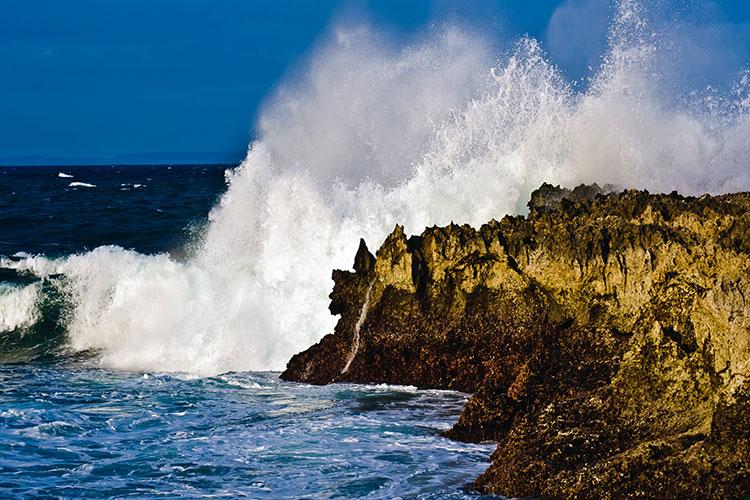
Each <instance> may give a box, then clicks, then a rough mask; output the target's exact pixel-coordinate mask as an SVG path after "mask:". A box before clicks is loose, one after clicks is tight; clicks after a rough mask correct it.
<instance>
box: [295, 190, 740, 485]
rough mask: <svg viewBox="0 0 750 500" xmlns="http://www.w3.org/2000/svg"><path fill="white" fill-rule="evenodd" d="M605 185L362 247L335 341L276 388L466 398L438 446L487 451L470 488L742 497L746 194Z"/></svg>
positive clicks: (342, 298)
mask: <svg viewBox="0 0 750 500" xmlns="http://www.w3.org/2000/svg"><path fill="white" fill-rule="evenodd" d="M609 189H610V188H606V189H600V188H598V187H596V186H593V187H585V186H584V187H581V186H579V187H578V188H576V189H575V190H573V191H569V190H564V189H561V188H555V187H552V186H549V185H544V186H542V188H540V190H538V191H536V192H535V193H534V194H532V197H531V202H530V203H529V208H530V214H529V216H528V217H505V218H503V219H502V220H501V221H491V222H489V223H487V224H485V225H484V226H482V227H481V228H480V229H478V230H476V229H473V228H471V227H469V226H458V225H450V226H448V227H445V228H438V227H432V228H428V229H426V230H425V231H424V232H423V233H422V234H421V235H420V236H413V237H411V238H407V237H406V235H405V234H404V231H403V228H402V227H401V226H397V227H396V228H395V230H394V232H393V233H392V234H391V235H390V236H389V237H388V238H387V239H386V241H385V242H384V243H383V245H382V246H381V248H380V249H379V250H378V251H377V254H376V257H373V256H372V255H371V254H370V252H369V251H368V250H367V248H366V246H365V245H364V242H362V243H361V245H360V249H359V251H358V253H357V257H356V259H355V272H348V271H335V272H334V274H333V279H334V282H335V286H334V289H333V292H332V293H331V311H332V312H333V313H334V314H340V315H341V318H340V320H339V323H338V325H337V327H336V330H335V332H334V333H333V334H331V335H328V336H326V337H325V338H323V339H322V340H321V341H320V342H319V343H318V344H316V345H315V346H313V347H311V348H310V349H308V350H307V351H305V352H303V353H300V354H298V355H296V356H294V358H292V360H291V361H290V362H289V365H288V367H287V370H286V371H285V372H284V374H283V375H282V377H283V378H285V379H288V380H298V381H305V382H311V383H317V384H324V383H330V382H337V381H352V382H372V383H395V384H410V385H416V386H418V387H421V388H444V389H456V390H462V391H467V392H472V393H474V395H473V397H472V398H471V399H470V400H469V402H468V403H467V405H466V408H465V410H464V412H463V414H462V415H461V417H460V419H459V421H458V422H457V423H456V425H455V426H454V427H453V429H451V430H450V431H449V432H448V433H447V435H448V436H449V437H452V438H455V439H461V440H469V441H480V440H494V441H497V442H498V448H497V451H496V452H495V453H494V455H493V457H492V466H491V467H490V469H489V470H488V471H487V472H485V473H484V474H483V475H482V476H481V477H480V478H478V479H477V480H476V482H475V487H476V488H477V489H478V490H480V491H483V492H489V493H499V494H502V495H505V496H518V497H522V496H539V497H544V498H557V497H570V496H579V497H585V498H594V497H597V498H598V497H603V498H606V497H654V498H656V497H677V496H685V497H691V498H692V497H741V496H742V495H745V494H748V493H750V380H749V379H748V377H749V376H750V304H749V303H748V300H750V216H748V213H749V212H750V210H749V209H750V194H749V193H739V194H733V195H725V196H715V197H712V196H703V197H700V198H686V197H682V196H679V195H677V194H676V193H672V194H670V195H651V194H649V193H648V192H645V191H633V190H629V191H623V192H620V193H609V194H606V193H605V191H607V190H609ZM368 291H369V299H370V300H369V307H368V308H367V311H366V315H365V316H364V319H363V320H362V309H363V305H364V303H365V297H366V296H367V294H368ZM359 320H361V324H360V328H359V332H358V336H357V353H356V356H355V357H354V358H353V359H351V363H349V365H348V369H347V370H346V371H345V373H341V372H342V366H339V365H343V363H345V362H347V359H348V354H349V353H351V352H352V351H351V346H352V343H353V340H354V338H353V335H354V327H355V325H356V324H357V322H358V321H359Z"/></svg>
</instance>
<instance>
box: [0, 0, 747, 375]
mask: <svg viewBox="0 0 750 500" xmlns="http://www.w3.org/2000/svg"><path fill="white" fill-rule="evenodd" d="M654 30H655V28H654V27H653V26H652V25H651V24H649V22H648V19H647V17H646V15H645V14H644V12H643V8H642V5H641V4H640V3H638V2H634V1H629V0H628V1H622V2H621V3H620V4H619V7H618V9H617V11H616V16H615V19H614V21H613V24H612V28H611V33H610V49H609V51H608V53H607V55H606V57H605V58H604V60H603V61H602V64H601V67H600V68H599V69H598V70H597V71H596V72H595V74H594V75H592V79H591V82H590V83H589V85H587V86H586V88H585V90H574V89H573V88H572V87H571V85H570V84H569V83H568V82H567V81H566V80H565V78H563V76H562V75H561V74H560V73H559V72H558V71H557V69H556V68H555V67H554V66H552V65H551V64H550V63H549V62H548V60H547V59H546V57H545V55H544V52H543V50H542V48H541V47H540V45H539V43H538V42H537V41H535V40H533V39H529V38H523V39H521V40H519V41H517V42H516V43H515V45H514V47H513V49H512V50H511V51H510V55H508V56H506V57H502V58H500V59H494V58H493V57H494V56H493V55H492V54H493V51H492V50H491V49H490V45H489V44H488V43H486V42H485V41H484V40H483V38H482V37H480V36H478V35H476V34H472V33H469V32H467V31H465V30H460V29H457V28H446V29H443V30H439V31H436V32H433V33H432V34H430V35H428V36H426V37H424V39H422V40H420V41H418V42H415V43H413V44H411V45H409V46H406V47H399V46H395V45H394V44H389V43H385V42H382V41H381V40H380V38H379V36H378V34H377V33H375V32H373V31H372V30H369V29H364V28H357V29H350V30H343V29H342V30H339V31H337V32H335V33H334V34H333V35H332V36H331V37H330V39H329V40H328V41H327V42H326V43H324V44H322V45H321V47H320V48H319V49H318V50H317V51H316V52H315V53H313V55H312V57H311V61H310V62H309V64H308V65H307V66H306V67H305V68H304V69H303V70H301V71H298V72H297V73H295V74H294V75H293V77H290V79H289V81H287V82H286V83H285V84H284V85H282V86H281V87H280V89H279V90H278V91H277V93H276V94H275V96H274V97H273V98H271V99H270V100H269V102H268V103H267V105H266V106H265V108H264V110H263V112H262V114H261V116H260V118H259V120H258V140H257V141H256V142H254V143H252V144H251V145H250V147H249V150H248V154H247V158H246V159H245V161H244V162H243V163H242V164H241V165H240V166H239V167H238V168H237V169H235V170H233V171H230V172H227V183H228V189H227V192H226V193H225V194H224V196H223V197H222V198H221V200H220V202H219V203H218V204H217V206H216V207H215V208H214V209H213V210H212V212H211V214H210V216H209V221H208V224H207V227H206V228H205V231H204V232H203V235H202V238H201V239H200V241H197V242H195V243H194V245H193V247H194V248H193V252H192V257H191V258H190V259H188V260H187V261H184V262H178V261H176V260H174V259H171V258H170V257H168V256H166V255H156V256H145V255H141V254H138V253H135V252H132V251H126V250H123V249H121V248H117V247H103V248H98V249H96V250H94V251H92V252H90V253H86V254H82V255H74V256H70V257H68V258H65V259H59V260H49V259H45V258H42V257H34V258H27V259H24V260H22V261H21V262H9V263H6V264H7V265H9V266H11V267H15V268H17V269H27V270H29V271H31V272H33V273H34V274H37V275H49V274H57V273H63V274H65V275H66V280H67V281H66V282H67V285H66V286H67V287H68V291H69V293H68V295H69V298H70V300H71V301H72V303H73V304H74V313H73V314H72V317H71V319H70V323H69V325H68V331H69V343H70V347H71V348H72V349H74V350H83V349H96V350H98V351H99V352H100V353H101V358H100V359H101V363H102V364H103V365H105V366H108V367H113V368H122V369H131V370H143V371H179V372H192V373H198V374H215V373H221V372H226V371H230V370H268V369H271V370H278V369H281V368H283V367H284V365H285V363H286V361H287V360H288V359H289V357H290V356H291V355H292V354H294V353H295V352H298V351H300V350H302V349H304V348H306V347H307V346H309V345H310V344H312V343H314V342H315V341H317V340H318V339H319V338H320V337H321V336H323V335H324V334H326V333H328V332H330V331H331V330H332V328H333V326H334V323H335V318H333V317H331V316H330V315H329V314H328V310H327V305H328V293H329V291H330V287H331V284H332V283H331V280H330V273H331V269H333V268H349V267H350V265H351V262H352V259H353V256H354V254H355V252H356V248H357V244H358V241H359V238H360V237H364V238H365V239H366V241H367V242H368V244H369V245H370V247H371V248H373V247H375V248H376V247H377V246H378V245H379V244H380V243H381V242H382V240H383V239H384V237H385V236H386V235H387V234H388V232H389V231H390V230H391V229H392V228H393V225H394V224H395V223H397V222H398V223H401V224H404V225H405V226H406V231H407V233H415V232H420V231H421V230H422V229H423V228H424V227H425V226H427V225H432V224H447V223H449V222H451V221H455V222H460V223H464V222H466V223H470V224H473V225H478V224H481V223H483V222H486V221H487V220H489V219H491V218H500V217H502V216H503V215H504V214H507V213H519V212H523V211H524V210H525V209H524V204H525V203H526V201H527V199H528V195H529V193H530V191H531V190H532V189H534V188H536V187H538V186H539V184H541V183H542V182H545V181H546V182H552V183H562V184H564V185H569V186H570V185H574V184H577V183H580V182H599V183H614V184H618V185H620V186H623V187H638V188H647V189H649V190H652V191H671V190H673V189H677V190H679V191H681V192H682V193H685V194H699V193H703V192H713V193H718V192H725V191H734V190H743V189H748V187H750V169H749V168H748V166H749V165H748V161H750V160H749V159H750V141H748V137H750V118H749V116H748V108H750V98H748V95H749V94H748V74H747V73H740V74H739V75H738V78H737V82H736V83H735V84H734V86H732V88H731V89H729V90H728V91H727V92H725V93H723V94H717V93H716V92H713V91H711V92H705V93H695V92H693V93H683V92H681V90H680V89H681V87H680V85H678V84H677V83H678V82H679V81H680V77H681V74H680V73H679V71H677V70H675V68H679V64H674V61H669V62H670V64H666V62H667V61H666V60H667V59H671V58H673V57H674V54H672V53H671V52H669V50H668V47H669V45H670V43H669V39H668V38H669V37H668V33H656V32H655V31H654Z"/></svg>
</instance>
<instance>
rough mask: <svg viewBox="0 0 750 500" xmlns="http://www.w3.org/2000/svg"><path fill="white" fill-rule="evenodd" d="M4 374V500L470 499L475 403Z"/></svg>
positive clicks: (77, 364) (47, 368)
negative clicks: (465, 423) (463, 431)
mask: <svg viewBox="0 0 750 500" xmlns="http://www.w3.org/2000/svg"><path fill="white" fill-rule="evenodd" d="M86 365H87V363H86V362H85V361H74V362H68V363H62V362H58V363H54V364H39V363H31V364H26V365H17V366H12V365H5V366H0V387H1V389H0V391H1V392H0V441H1V442H2V443H3V446H2V447H1V448H0V497H3V498H8V497H10V498H12V497H19V498H20V497H25V498H28V497H39V498H47V497H62V498H71V497H87V498H104V497H136V498H138V497H140V498H146V497H160V498H176V497H206V496H211V497H227V498H235V497H248V498H359V497H366V498H396V497H402V498H417V497H418V498H467V497H473V498H476V496H475V495H472V494H470V493H469V492H468V491H467V490H466V488H467V483H468V482H469V481H470V480H471V479H472V478H474V477H476V476H477V475H479V474H480V473H481V472H482V471H483V470H484V469H485V468H486V467H487V465H488V462H487V461H488V457H489V455H490V453H491V451H492V449H493V447H492V446H491V445H472V444H463V443H457V442H453V441H450V440H447V439H444V438H442V437H441V436H440V432H441V431H443V430H445V429H447V428H448V427H449V426H450V425H451V424H452V422H454V421H455V419H456V418H457V416H458V414H459V412H460V411H461V408H462V407H463V405H464V402H465V400H466V396H465V395H463V394H460V393H455V392H446V391H418V390H415V389H414V388H410V387H388V386H362V385H331V386H325V387H316V386H309V385H305V384H293V383H286V382H282V381H280V380H279V379H278V374H276V373H230V374H225V375H221V376H217V377H211V378H191V377H188V376H185V377H181V376H175V375H168V374H136V373H120V372H111V371H104V370H101V369H98V368H93V367H87V366H86Z"/></svg>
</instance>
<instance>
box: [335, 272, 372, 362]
mask: <svg viewBox="0 0 750 500" xmlns="http://www.w3.org/2000/svg"><path fill="white" fill-rule="evenodd" d="M374 284H375V282H372V283H370V286H369V287H368V288H367V293H365V301H364V303H363V304H362V309H361V310H360V312H359V318H358V319H357V324H356V325H354V340H353V341H352V350H351V351H350V352H349V356H348V357H347V358H346V364H345V365H344V367H343V368H342V369H341V374H342V375H343V374H345V373H346V372H348V371H349V367H350V366H351V365H352V361H354V358H356V357H357V353H358V352H359V331H360V330H361V329H362V324H363V323H364V322H365V319H366V318H367V310H368V309H369V307H370V293H371V292H372V286H373V285H374Z"/></svg>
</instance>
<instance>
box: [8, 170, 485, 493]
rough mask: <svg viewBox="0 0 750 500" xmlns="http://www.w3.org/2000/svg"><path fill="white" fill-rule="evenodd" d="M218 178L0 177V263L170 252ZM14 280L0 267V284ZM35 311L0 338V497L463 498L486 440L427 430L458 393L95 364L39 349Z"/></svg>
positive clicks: (144, 173) (45, 332)
mask: <svg viewBox="0 0 750 500" xmlns="http://www.w3.org/2000/svg"><path fill="white" fill-rule="evenodd" d="M224 170H225V167H222V166H212V167H206V166H196V167H184V166H179V167H178V166H175V167H171V168H169V167H165V166H154V167H147V166H139V167H104V168H102V167H65V168H47V167H45V168H36V167H35V168H15V169H10V168H0V256H6V257H9V256H13V255H15V254H18V253H19V252H23V253H24V254H45V255H47V256H65V255H68V254H70V253H75V252H84V251H86V250H90V249H93V248H95V247H97V246H99V245H113V244H114V245H119V246H122V247H124V248H132V249H135V250H137V251H139V252H143V253H159V252H169V253H171V254H172V255H173V256H175V257H176V258H177V259H179V258H180V256H181V254H183V253H184V251H183V246H184V245H185V244H186V243H187V242H189V241H190V239H191V238H192V237H194V235H195V234H197V233H199V232H200V228H201V227H202V225H203V223H204V222H205V220H206V217H207V214H208V212H209V211H210V209H211V207H212V206H213V205H214V203H215V202H216V200H217V198H218V197H219V196H220V195H221V193H222V192H223V190H224ZM60 173H64V174H66V175H71V176H72V177H60V176H59V174H60ZM74 182H80V183H85V184H89V185H93V186H95V187H86V186H83V185H77V186H76V185H73V186H71V183H74ZM24 279H25V278H24V277H23V276H19V275H17V274H16V273H13V272H7V271H6V272H4V271H3V270H2V269H0V288H1V287H2V286H5V287H13V286H17V285H19V281H23V280H24ZM0 291H2V290H0ZM50 307H51V308H52V309H53V311H52V312H51V313H45V315H44V318H46V319H43V320H42V321H39V322H38V323H37V325H36V326H35V329H34V330H33V331H29V332H20V333H19V332H12V335H11V334H10V333H3V332H0V354H3V353H5V354H3V355H2V356H0V442H2V444H3V446H2V447H0V498H82V497H85V498H99V497H117V498H122V497H133V498H153V497H160V498H161V497H164V498H177V497H207V496H211V497H214V496H218V497H227V498H236V497H247V498H362V497H365V498H398V497H401V498H465V497H474V498H476V497H475V496H474V495H472V494H471V493H470V492H468V490H467V487H468V484H469V482H470V481H471V480H472V479H473V478H475V477H476V476H477V475H478V474H480V473H481V472H482V471H483V470H484V469H485V468H486V467H487V465H488V458H489V454H490V453H491V451H492V449H493V446H492V445H470V444H463V443H456V442H453V441H449V440H447V439H444V438H442V437H441V436H440V432H441V431H443V430H445V429H447V428H449V427H450V426H451V425H452V423H453V422H455V420H456V419H457V418H458V415H459V413H460V411H461V408H462V407H463V405H464V403H465V400H466V395H464V394H459V393H453V392H441V391H419V390H416V389H414V388H410V387H391V386H355V385H331V386H326V387H314V386H308V385H303V384H292V383H285V382H281V381H280V380H279V379H278V374H277V373H267V372H266V373H227V374H223V375H219V376H215V377H204V378H198V377H194V376H189V375H185V374H174V373H172V374H168V373H133V372H116V371H109V370H103V369H101V368H100V367H99V366H98V365H97V364H96V363H95V362H94V361H95V355H94V354H93V353H92V354H91V355H87V354H78V355H76V356H75V357H71V356H70V355H62V354H60V353H58V351H56V350H55V349H52V348H51V347H49V346H52V347H54V346H56V345H59V344H60V343H64V342H65V332H64V331H62V330H60V326H59V322H56V321H54V317H55V315H56V314H57V315H60V314H63V313H64V311H63V312H59V311H58V312H55V311H54V308H53V307H52V306H50ZM3 314H5V315H9V314H12V309H8V308H7V307H6V308H5V309H2V308H0V316H2V315H3ZM49 318H53V319H49ZM11 319H12V318H3V317H0V326H1V325H3V324H4V323H7V321H5V320H8V321H10V320H11ZM19 336H20V337H19ZM19 338H20V340H19ZM11 341H12V342H16V343H20V344H22V347H23V349H17V348H16V347H18V346H15V347H14V348H13V349H11V350H9V349H6V348H5V347H6V346H3V345H2V343H3V342H6V343H8V342H11ZM40 346H41V347H40ZM40 349H41V351H40ZM8 352H11V353H12V355H11V354H8ZM29 352H33V353H34V355H33V356H31V355H27V353H29ZM40 352H41V354H42V355H39V353H40Z"/></svg>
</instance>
